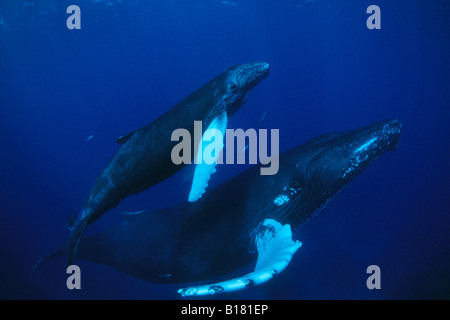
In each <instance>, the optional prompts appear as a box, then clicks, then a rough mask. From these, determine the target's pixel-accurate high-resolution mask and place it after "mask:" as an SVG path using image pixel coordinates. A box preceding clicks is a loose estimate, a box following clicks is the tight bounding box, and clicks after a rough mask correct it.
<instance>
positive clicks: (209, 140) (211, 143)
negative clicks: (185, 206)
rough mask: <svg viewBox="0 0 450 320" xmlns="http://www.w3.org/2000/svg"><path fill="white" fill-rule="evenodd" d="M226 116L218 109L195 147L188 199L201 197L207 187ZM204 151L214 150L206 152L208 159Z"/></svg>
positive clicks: (223, 132) (224, 130) (224, 129)
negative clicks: (193, 169) (195, 157)
mask: <svg viewBox="0 0 450 320" xmlns="http://www.w3.org/2000/svg"><path fill="white" fill-rule="evenodd" d="M227 123H228V116H227V113H226V111H220V112H218V113H217V115H216V117H215V118H214V119H213V121H212V122H211V124H210V125H209V127H208V129H206V130H205V133H204V134H203V137H202V139H201V141H200V142H199V147H198V149H197V155H196V156H197V165H196V166H195V172H194V179H193V180H192V186H191V191H190V193H189V201H190V202H194V201H197V200H198V199H200V198H201V197H202V195H203V194H204V193H205V190H206V188H207V187H208V181H209V178H210V177H211V175H212V174H214V173H215V172H216V165H217V159H218V158H219V156H220V153H221V151H222V149H223V145H224V144H223V139H224V138H225V132H226V129H227ZM205 150H206V151H214V155H213V156H211V153H209V152H206V153H207V156H208V159H206V158H205V159H204V158H203V155H204V153H205Z"/></svg>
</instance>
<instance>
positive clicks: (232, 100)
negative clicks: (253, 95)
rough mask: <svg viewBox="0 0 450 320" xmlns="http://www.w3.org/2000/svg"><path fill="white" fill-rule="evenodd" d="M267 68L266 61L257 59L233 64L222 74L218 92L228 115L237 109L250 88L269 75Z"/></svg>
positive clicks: (268, 67) (245, 98)
mask: <svg viewBox="0 0 450 320" xmlns="http://www.w3.org/2000/svg"><path fill="white" fill-rule="evenodd" d="M269 69H270V65H269V64H268V63H267V62H262V61H257V62H250V63H244V64H239V65H235V66H233V67H231V68H229V69H228V70H227V71H225V72H224V73H223V74H222V77H223V81H220V82H218V83H220V87H219V88H218V92H219V94H220V95H221V96H222V97H223V101H224V102H225V103H224V104H223V105H224V106H226V109H227V110H226V111H227V113H228V115H233V114H234V113H235V112H236V111H237V110H239V108H240V107H241V106H242V105H243V104H244V103H245V101H246V100H247V98H248V96H249V94H250V92H251V90H252V89H253V88H254V87H255V86H256V85H258V84H259V83H260V82H261V81H262V80H263V79H265V78H266V77H267V76H268V75H269ZM219 108H220V106H219Z"/></svg>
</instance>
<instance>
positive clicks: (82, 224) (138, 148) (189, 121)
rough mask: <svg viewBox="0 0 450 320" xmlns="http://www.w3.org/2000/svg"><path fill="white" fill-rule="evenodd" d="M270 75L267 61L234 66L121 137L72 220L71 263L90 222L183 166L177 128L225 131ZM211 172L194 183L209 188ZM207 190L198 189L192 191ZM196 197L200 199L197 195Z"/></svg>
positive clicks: (68, 246)
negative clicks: (177, 156)
mask: <svg viewBox="0 0 450 320" xmlns="http://www.w3.org/2000/svg"><path fill="white" fill-rule="evenodd" d="M268 73H269V64H268V63H266V62H251V63H246V64H241V65H236V66H233V67H231V68H229V69H228V70H226V71H225V72H223V73H222V74H220V75H219V76H217V77H216V78H214V79H212V80H211V81H209V82H208V83H206V84H205V85H203V86H202V87H201V88H199V89H198V90H197V91H195V92H194V93H192V94H191V95H189V96H188V97H187V98H185V99H184V100H183V101H181V102H180V103H178V104H177V105H175V106H174V107H173V108H172V109H170V110H169V111H167V112H166V113H164V114H163V115H161V116H160V117H159V118H157V119H156V120H154V121H153V122H151V123H150V124H148V125H146V126H144V127H142V128H140V129H137V130H135V131H133V132H131V133H129V134H127V135H125V136H122V137H120V138H119V139H118V142H119V143H120V144H121V147H120V149H119V150H118V152H117V153H116V154H115V155H114V156H113V157H112V159H111V160H110V161H109V163H108V164H107V165H106V167H105V168H104V169H103V171H102V172H101V173H100V175H99V176H98V178H97V180H96V181H95V182H94V185H93V187H92V189H91V191H90V193H89V195H88V196H87V198H86V200H85V202H84V204H83V206H82V209H81V211H80V213H79V214H78V215H76V216H74V217H73V218H72V219H71V220H68V227H69V229H70V230H71V232H70V235H69V241H68V244H67V250H66V260H67V264H68V265H70V264H71V263H72V260H73V257H74V255H75V253H76V251H77V247H78V244H79V241H80V239H81V237H82V236H83V233H84V231H85V229H86V226H87V225H88V224H91V223H93V222H94V221H95V220H97V219H98V218H100V217H101V216H102V215H103V214H104V213H105V212H107V211H108V210H110V209H112V208H114V207H116V206H117V205H118V204H119V202H120V201H121V200H122V199H124V198H125V197H127V196H130V195H132V194H136V193H138V192H141V191H143V190H145V189H147V188H149V187H151V186H152V185H155V184H157V183H159V182H161V181H163V180H165V179H167V178H169V177H170V176H172V175H173V174H175V173H176V172H177V171H178V170H180V169H181V168H182V167H183V166H184V164H183V163H181V164H175V163H174V162H173V161H172V159H171V151H172V149H173V147H174V146H175V144H176V142H174V141H172V140H171V135H172V132H173V131H174V130H176V129H179V128H183V129H186V130H188V131H189V132H190V133H191V135H193V133H194V132H193V131H194V121H201V123H202V125H203V127H204V128H208V129H215V128H214V126H219V127H220V128H226V124H227V119H228V118H229V117H231V116H232V115H233V114H234V113H235V112H236V111H237V110H238V109H239V108H240V107H241V106H242V105H243V104H244V102H245V101H246V99H247V97H248V95H249V92H250V90H251V89H253V88H254V87H255V86H256V85H257V84H258V83H259V82H260V81H261V80H262V79H264V78H266V77H267V75H268ZM212 127H213V128H212ZM204 131H205V130H204ZM194 143H198V141H195V142H194ZM194 150H195V149H194ZM192 158H193V157H192ZM210 174H212V172H209V173H208V174H207V175H206V176H205V174H203V175H201V176H200V177H198V176H195V175H194V179H195V181H196V184H199V183H200V184H201V185H202V186H204V188H206V185H207V184H206V183H205V182H204V181H200V182H199V181H198V180H202V179H203V180H208V179H209V175H210ZM203 192H204V190H197V189H196V190H195V192H194V193H200V194H202V193H203ZM192 197H193V198H194V199H197V198H199V197H200V196H199V195H196V194H194V195H193V196H192Z"/></svg>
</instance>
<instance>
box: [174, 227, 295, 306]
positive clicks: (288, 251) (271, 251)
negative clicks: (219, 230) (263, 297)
mask: <svg viewBox="0 0 450 320" xmlns="http://www.w3.org/2000/svg"><path fill="white" fill-rule="evenodd" d="M255 241H256V246H257V249H258V260H257V262H256V267H255V271H253V272H251V273H248V274H246V275H244V276H242V277H239V278H234V279H231V280H227V281H222V282H218V283H214V284H209V285H202V286H198V287H188V288H184V289H180V290H178V293H179V294H181V295H182V296H183V297H188V296H203V295H211V294H217V293H224V292H232V291H237V290H242V289H245V288H249V287H252V286H256V285H259V284H262V283H264V282H266V281H269V280H270V279H272V278H273V277H274V276H276V275H277V274H279V273H280V272H282V271H283V270H284V269H285V268H286V267H287V266H288V264H289V262H291V259H292V256H293V255H294V253H295V252H296V251H297V250H298V249H299V248H300V247H301V246H302V243H301V242H299V241H293V240H292V232H291V226H290V225H288V224H286V225H284V226H283V225H281V224H280V223H279V222H277V221H275V220H272V219H266V220H264V222H263V223H262V228H261V230H260V231H259V233H258V234H257V236H256V240H255Z"/></svg>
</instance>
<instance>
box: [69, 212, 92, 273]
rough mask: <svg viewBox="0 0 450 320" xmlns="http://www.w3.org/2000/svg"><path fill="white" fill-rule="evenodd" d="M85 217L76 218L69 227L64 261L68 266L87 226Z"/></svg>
mask: <svg viewBox="0 0 450 320" xmlns="http://www.w3.org/2000/svg"><path fill="white" fill-rule="evenodd" d="M87 221H88V219H87V218H82V219H80V220H78V221H77V222H76V223H75V224H74V225H73V227H72V228H71V231H70V235H69V242H68V243H67V249H66V262H67V265H68V266H70V265H71V264H72V262H73V259H74V258H75V254H76V253H77V249H78V244H79V243H80V240H81V237H82V236H83V234H84V231H85V230H86V226H87Z"/></svg>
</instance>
